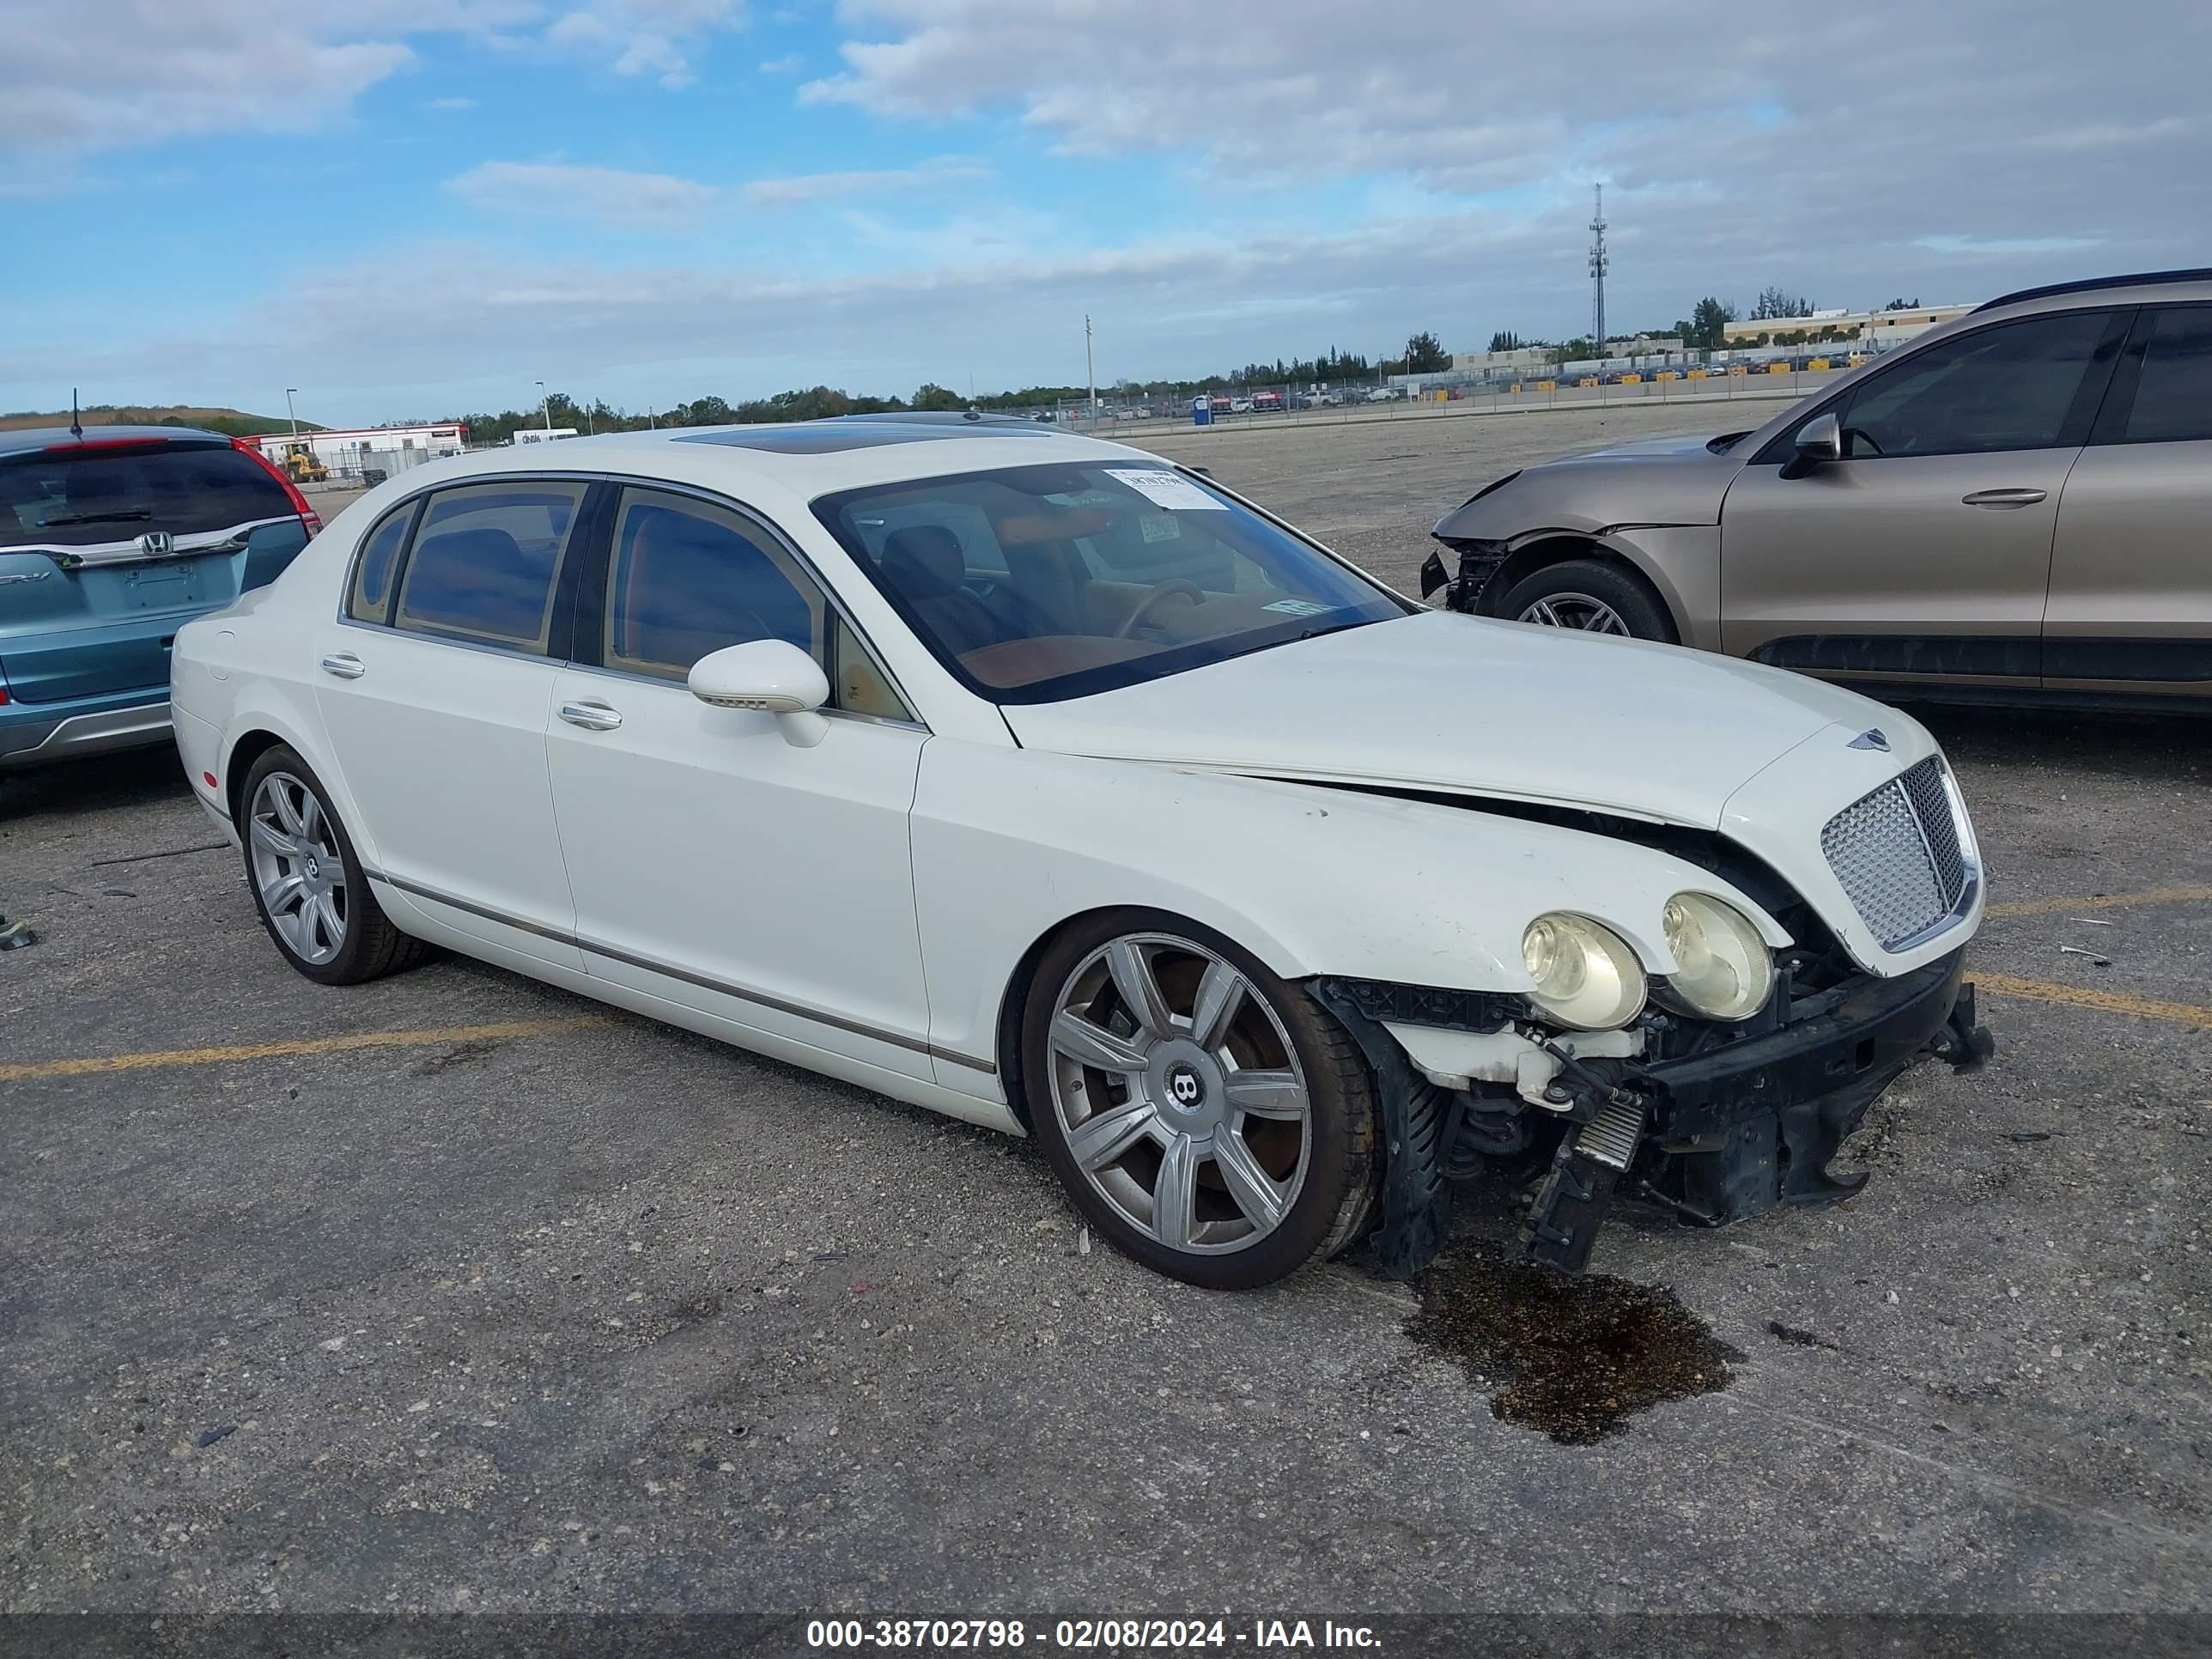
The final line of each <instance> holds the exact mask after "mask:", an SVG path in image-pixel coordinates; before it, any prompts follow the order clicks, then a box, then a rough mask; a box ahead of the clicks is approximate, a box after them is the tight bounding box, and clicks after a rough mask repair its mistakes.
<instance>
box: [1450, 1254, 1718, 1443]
mask: <svg viewBox="0 0 2212 1659" xmlns="http://www.w3.org/2000/svg"><path fill="white" fill-rule="evenodd" d="M1416 1288H1417V1289H1418V1290H1419V1292H1420V1297H1421V1311H1420V1312H1419V1314H1417V1315H1415V1316H1414V1317H1413V1322H1411V1323H1410V1324H1408V1325H1407V1328H1406V1333H1407V1335H1409V1336H1411V1337H1412V1338H1413V1340H1415V1341H1416V1342H1419V1343H1420V1344H1422V1345H1423V1346H1425V1347H1427V1348H1429V1349H1431V1350H1432V1351H1433V1352H1437V1353H1439V1354H1441V1355H1443V1357H1444V1358H1448V1359H1450V1360H1453V1361H1455V1362H1456V1363H1457V1364H1459V1366H1460V1367H1461V1369H1462V1370H1465V1371H1466V1372H1467V1374H1468V1378H1469V1379H1470V1380H1486V1381H1487V1382H1488V1383H1493V1384H1497V1385H1499V1386H1498V1392H1497V1393H1496V1394H1494V1395H1492V1396H1491V1401H1490V1409H1491V1411H1492V1413H1494V1414H1495V1415H1496V1416H1497V1417H1498V1418H1499V1419H1502V1420H1503V1421H1504V1422H1508V1423H1518V1424H1520V1425H1522V1426H1523V1427H1526V1428H1531V1429H1537V1430H1541V1431H1542V1432H1544V1433H1546V1434H1547V1435H1549V1436H1551V1437H1552V1438H1553V1439H1554V1440H1556V1441H1558V1442H1559V1443H1560V1444H1561V1445H1563V1446H1588V1445H1592V1444H1595V1443H1596V1442H1598V1441H1600V1440H1604V1439H1607V1438H1609V1437H1612V1436H1613V1435H1616V1434H1620V1433H1622V1432H1624V1431H1626V1428H1627V1423H1628V1419H1629V1418H1631V1417H1632V1416H1633V1415H1635V1414H1636V1413H1638V1412H1641V1411H1648V1410H1650V1408H1651V1407H1654V1406H1656V1405H1659V1404H1661V1403H1662V1401H1668V1400H1686V1399H1688V1398H1689V1397H1690V1396H1691V1395H1699V1394H1714V1393H1717V1392H1718V1391H1719V1390H1721V1389H1725V1388H1726V1387H1728V1385H1729V1383H1730V1382H1731V1381H1733V1380H1734V1375H1733V1373H1732V1372H1731V1370H1729V1367H1730V1366H1732V1365H1735V1364H1740V1363H1741V1361H1742V1359H1743V1355H1742V1354H1741V1352H1738V1351H1737V1350H1735V1349H1734V1348H1732V1347H1730V1346H1729V1345H1728V1344H1727V1343H1725V1342H1723V1341H1722V1340H1720V1339H1719V1338H1717V1337H1716V1336H1715V1335H1714V1334H1712V1332H1711V1329H1710V1328H1707V1326H1706V1325H1705V1322H1704V1321H1703V1320H1701V1319H1699V1317H1698V1316H1696V1315H1695V1314H1692V1312H1691V1311H1690V1310H1688V1309H1687V1308H1685V1307H1684V1306H1683V1305H1682V1304H1681V1301H1680V1298H1679V1297H1676V1296H1675V1294H1674V1292H1673V1291H1670V1290H1667V1289H1665V1288H1664V1287H1662V1286H1660V1285H1634V1284H1631V1283H1630V1282H1629V1281H1628V1280H1626V1279H1613V1278H1610V1277H1608V1276H1607V1275H1605V1274H1602V1273H1587V1274H1584V1275H1583V1277H1581V1278H1579V1279H1570V1278H1567V1277H1566V1276H1565V1275H1564V1274H1560V1273H1553V1272H1552V1271H1551V1270H1550V1269H1548V1268H1544V1267H1532V1266H1530V1265H1529V1264H1528V1263H1527V1262H1522V1261H1510V1260H1508V1259H1507V1258H1506V1256H1505V1255H1504V1251H1503V1249H1501V1248H1500V1247H1498V1245H1496V1244H1492V1243H1477V1244H1472V1245H1468V1246H1465V1247H1462V1248H1461V1249H1455V1250H1454V1251H1452V1252H1451V1253H1450V1254H1449V1255H1445V1256H1443V1258H1441V1259H1440V1260H1439V1261H1437V1264H1436V1265H1435V1266H1434V1267H1431V1268H1430V1269H1429V1270H1428V1271H1427V1272H1426V1273H1423V1274H1422V1275H1421V1277H1420V1278H1419V1280H1418V1281H1416Z"/></svg>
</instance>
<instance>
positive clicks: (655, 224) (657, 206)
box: [446, 161, 719, 229]
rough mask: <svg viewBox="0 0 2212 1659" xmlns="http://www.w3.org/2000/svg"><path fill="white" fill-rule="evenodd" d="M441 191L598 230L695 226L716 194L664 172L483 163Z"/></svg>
mask: <svg viewBox="0 0 2212 1659" xmlns="http://www.w3.org/2000/svg"><path fill="white" fill-rule="evenodd" d="M446 188H447V189H448V190H450V191H453V193H454V194H455V195H457V196H459V197H462V198H463V199H465V201H467V202H468V203H469V204H470V205H471V206H473V207H477V208H480V209H483V210H489V211H492V212H504V213H532V214H550V215H555V216H563V217H574V218H581V219H590V220H592V221H593V222H597V223H599V224H603V225H612V226H618V227H629V228H662V229H668V228H686V227H689V226H692V225H695V224H696V222H697V221H698V218H699V216H700V215H701V214H702V213H704V212H705V211H706V210H708V209H709V208H711V207H712V206H713V205H714V202H715V200H716V198H717V196H718V194H719V192H718V191H716V190H715V188H714V186H713V185H702V184H700V183H699V182H697V181H696V179H678V178H676V177H674V176H673V175H671V174H669V173H628V172H624V171H623V170H622V169H620V168H618V167H566V166H562V165H558V164H555V163H550V162H529V161H486V162H483V164H481V165H480V166H477V167H471V168H470V169H469V170H468V171H467V172H466V173H462V174H461V175H460V176H459V178H457V179H447V181H446Z"/></svg>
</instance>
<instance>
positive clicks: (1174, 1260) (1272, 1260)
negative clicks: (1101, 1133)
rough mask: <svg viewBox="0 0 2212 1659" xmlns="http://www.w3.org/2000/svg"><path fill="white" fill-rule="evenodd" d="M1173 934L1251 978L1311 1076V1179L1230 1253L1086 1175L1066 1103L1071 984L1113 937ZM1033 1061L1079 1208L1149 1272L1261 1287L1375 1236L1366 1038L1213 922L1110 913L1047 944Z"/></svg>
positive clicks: (1031, 1043) (1036, 1119) (1039, 1123)
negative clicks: (1059, 1067)
mask: <svg viewBox="0 0 2212 1659" xmlns="http://www.w3.org/2000/svg"><path fill="white" fill-rule="evenodd" d="M1162 934H1164V935H1169V936H1171V937H1172V938H1174V939H1182V940H1187V941H1188V942H1190V943H1192V944H1194V945H1200V946H1203V947H1205V948H1206V949H1207V950H1210V951H1212V952H1213V953H1214V954H1215V955H1217V956H1218V957H1221V958H1223V959H1224V960H1225V961H1226V962H1227V963H1229V964H1230V965H1231V967H1233V968H1235V969H1237V971H1238V972H1239V973H1241V974H1242V975H1243V976H1244V978H1245V980H1246V981H1248V982H1249V986H1250V987H1251V988H1252V991H1253V993H1255V994H1257V996H1258V997H1259V998H1260V999H1261V1000H1264V1001H1265V1003H1266V1004H1267V1008H1268V1010H1270V1011H1272V1012H1273V1015H1274V1016H1275V1018H1276V1020H1277V1021H1278V1022H1279V1026H1280V1029H1281V1031H1282V1034H1283V1035H1284V1036H1286V1037H1287V1039H1288V1042H1289V1044H1290V1046H1291V1048H1292V1049H1293V1050H1294V1051H1295V1054H1296V1057H1297V1063H1298V1066H1299V1068H1300V1070H1302V1071H1303V1072H1304V1079H1305V1085H1306V1095H1307V1100H1308V1109H1307V1113H1306V1115H1305V1117H1304V1120H1303V1124H1304V1130H1303V1133H1304V1137H1305V1141H1306V1146H1305V1162H1304V1178H1303V1181H1302V1182H1301V1184H1300V1185H1299V1186H1298V1188H1297V1192H1296V1194H1295V1196H1294V1197H1293V1199H1292V1200H1291V1204H1290V1206H1289V1208H1288V1210H1287V1211H1286V1212H1285V1214H1284V1215H1283V1218H1281V1220H1279V1222H1278V1223H1276V1225H1274V1227H1273V1231H1269V1232H1267V1233H1265V1234H1264V1235H1262V1236H1261V1237H1259V1238H1257V1239H1256V1240H1255V1241H1254V1242H1253V1243H1249V1245H1246V1246H1243V1247H1242V1248H1237V1249H1233V1250H1232V1251H1231V1252H1229V1253H1226V1254H1197V1253H1194V1252H1193V1251H1188V1250H1183V1249H1176V1248H1173V1247H1170V1246H1169V1245H1167V1244H1165V1243H1162V1242H1161V1241H1160V1240H1158V1239H1157V1238H1155V1237H1152V1236H1151V1235H1150V1234H1148V1233H1147V1232H1146V1231H1143V1230H1142V1229H1141V1228H1139V1226H1137V1225H1133V1223H1132V1222H1131V1220H1130V1219H1129V1218H1127V1217H1126V1216H1125V1215H1123V1214H1122V1213H1121V1212H1120V1211H1118V1210H1117V1209H1116V1208H1115V1205H1114V1203H1113V1202H1112V1201H1111V1200H1109V1199H1108V1198H1107V1197H1106V1196H1105V1195H1104V1194H1103V1193H1101V1192H1100V1191H1099V1190H1098V1189H1097V1188H1096V1187H1094V1186H1093V1185H1092V1184H1091V1180H1090V1179H1089V1178H1088V1177H1087V1176H1085V1174H1084V1172H1083V1170H1082V1169H1081V1167H1080V1165H1079V1164H1078V1162H1077V1159H1076V1158H1075V1155H1074V1153H1073V1151H1072V1150H1071V1148H1070V1146H1069V1143H1068V1138H1067V1130H1066V1127H1065V1126H1064V1125H1063V1123H1062V1122H1061V1120H1060V1112H1059V1110H1058V1109H1057V1107H1056V1105H1055V1102H1054V1074H1053V1058H1054V1057H1053V1054H1052V1049H1051V1046H1050V1033H1051V1028H1052V1024H1053V1020H1054V1014H1055V1012H1057V1005H1058V1003H1059V1001H1060V994H1061V993H1062V991H1063V989H1064V988H1065V987H1066V985H1067V984H1068V982H1069V981H1070V979H1071V977H1072V976H1073V975H1075V974H1076V972H1077V969H1079V967H1080V966H1081V965H1082V964H1083V963H1085V960H1086V959H1087V958H1089V957H1091V956H1092V954H1093V953H1094V952H1096V951H1098V950H1100V949H1101V947H1103V946H1104V945H1107V944H1108V943H1109V942H1110V941H1112V940H1115V939H1121V938H1124V937H1127V936H1131V935H1162ZM1271 1063H1272V1062H1271ZM1021 1064H1022V1073H1021V1075H1022V1079H1023V1082H1022V1087H1023V1090H1024V1095H1025V1097H1026V1099H1025V1103H1026V1105H1027V1107H1028V1110H1029V1121H1030V1127H1031V1131H1032V1133H1034V1134H1035V1135H1036V1139H1037V1142H1038V1144H1039V1145H1040V1146H1042V1148H1043V1149H1044V1153H1045V1156H1046V1158H1048V1160H1049V1161H1050V1162H1051V1164H1052V1166H1053V1169H1054V1172H1055V1173H1056V1174H1058V1176H1060V1182H1061V1184H1062V1185H1063V1186H1064V1187H1065V1188H1066V1189H1067V1192H1068V1194H1069V1196H1070V1197H1071V1198H1072V1199H1073V1200H1074V1203H1075V1206H1076V1208H1077V1209H1078V1210H1079V1211H1081V1212H1082V1213H1083V1216H1084V1218H1085V1220H1087V1221H1088V1222H1089V1223H1090V1224H1091V1226H1092V1227H1094V1228H1095V1229H1097V1231H1098V1232H1099V1233H1100V1234H1101V1235H1102V1236H1103V1237H1104V1238H1106V1239H1107V1240H1108V1242H1109V1243H1112V1244H1113V1245H1114V1246H1115V1248H1116V1249H1120V1250H1121V1252H1122V1253H1123V1254H1125V1255H1129V1256H1131V1257H1133V1258H1134V1259H1135V1260H1136V1261H1140V1262H1142V1263H1143V1264H1144V1265H1145V1266H1146V1267H1151V1268H1153V1269H1155V1270H1156V1271H1158V1272H1159V1273H1165V1274H1166V1275H1168V1276H1169V1277H1170V1278H1171V1279H1181V1280H1182V1281H1183V1282H1184V1283H1186V1284H1190V1285H1200V1286H1202V1287H1203V1288H1205V1289H1208V1290H1221V1291H1243V1290H1254V1289H1256V1288H1258V1287H1259V1286H1261V1285H1270V1284H1273V1283H1274V1282H1275V1281H1276V1280H1278V1279H1283V1278H1285V1277H1287V1276H1288V1275H1290V1274H1291V1273H1296V1272H1297V1271H1298V1269H1300V1268H1301V1267H1305V1266H1307V1265H1308V1264H1309V1263H1314V1262H1319V1261H1327V1260H1328V1258H1329V1257H1330V1256H1333V1255H1336V1254H1338V1253H1339V1252H1340V1251H1342V1250H1344V1249H1347V1248H1349V1247H1350V1246H1351V1245H1352V1244H1354V1243H1357V1242H1358V1240H1359V1238H1360V1237H1362V1236H1363V1235H1364V1232H1365V1231H1366V1228H1367V1225H1368V1222H1369V1220H1370V1218H1371V1216H1372V1215H1373V1213H1374V1207H1375V1201H1376V1194H1377V1192H1378V1190H1379V1188H1380V1185H1381V1182H1382V1174H1383V1157H1382V1151H1381V1146H1380V1143H1379V1139H1378V1135H1377V1127H1376V1126H1377V1124H1378V1123H1379V1121H1380V1112H1379V1110H1378V1109H1377V1107H1376V1101H1375V1091H1374V1082H1373V1079H1372V1078H1371V1077H1370V1074H1369V1073H1368V1069H1367V1063H1366V1060H1365V1059H1364V1057H1363V1056H1362V1054H1360V1051H1359V1047H1358V1044H1357V1043H1356V1042H1353V1041H1352V1036H1351V1035H1350V1033H1348V1032H1347V1031H1346V1030H1345V1029H1344V1028H1343V1026H1341V1025H1340V1024H1338V1023H1337V1021H1336V1019H1335V1018H1334V1017H1333V1016H1332V1015H1331V1014H1330V1013H1329V1012H1328V1010H1327V1009H1325V1008H1323V1007H1322V1006H1321V1005H1320V1004H1319V1003H1318V1002H1316V1000H1314V999H1313V997H1312V996H1311V995H1310V994H1309V993H1308V992H1307V991H1306V990H1305V989H1304V987H1302V986H1299V985H1296V984H1293V983H1291V982H1290V981H1285V980H1284V979H1281V978H1279V977H1278V976H1277V975H1274V974H1273V973H1271V972H1269V971H1268V970H1267V968H1266V966H1265V965H1263V964H1262V963H1261V962H1259V961H1258V960H1257V959H1256V958H1255V957H1253V956H1252V955H1251V953H1250V952H1249V951H1245V950H1244V949H1243V948H1242V947H1241V946H1239V945H1237V944H1236V943H1235V942H1233V941H1232V940H1230V939H1224V938H1223V937H1222V936H1221V935H1220V934H1218V933H1215V932H1213V931H1212V929H1211V928H1207V927H1200V926H1199V925H1198V924H1197V923H1195V922H1193V921H1187V920H1185V919H1184V918H1182V917H1181V916H1176V915H1168V914H1166V913H1164V912H1162V911H1156V910H1141V909H1124V910H1113V911H1106V912H1102V913H1101V914H1099V915H1094V916H1091V917H1087V918H1085V919H1084V920H1083V921H1079V922H1077V923H1075V924H1074V925H1073V926H1072V927H1069V928H1067V929H1066V931H1065V932H1064V933H1061V934H1060V937H1059V938H1058V939H1054V941H1053V942H1052V943H1051V945H1048V947H1047V948H1046V950H1045V951H1044V953H1043V955H1042V957H1041V958H1040V959H1039V961H1038V963H1037V964H1036V973H1035V974H1034V975H1033V976H1032V978H1031V979H1030V989H1029V994H1028V997H1027V1000H1026V1002H1025V1004H1024V1008H1023V1012H1022V1025H1021ZM1201 1167H1202V1166H1201ZM1216 1176H1217V1180H1218V1170H1217V1171H1216ZM1217 1190H1218V1189H1217Z"/></svg>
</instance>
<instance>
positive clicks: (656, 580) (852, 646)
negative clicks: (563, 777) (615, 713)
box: [603, 489, 913, 720]
mask: <svg viewBox="0 0 2212 1659" xmlns="http://www.w3.org/2000/svg"><path fill="white" fill-rule="evenodd" d="M753 640H787V641H789V642H790V643H792V644H793V645H795V646H797V647H799V649H800V650H802V651H804V652H805V653H808V654H809V655H810V656H811V657H812V658H813V659H815V660H816V661H817V662H818V663H820V664H821V665H822V670H823V674H824V675H825V676H826V677H827V678H828V679H829V706H830V707H831V708H844V709H849V710H851V711H852V712H854V713H855V714H880V715H883V716H884V717H885V718H886V719H890V720H910V719H912V718H913V716H912V715H911V714H909V713H908V710H907V708H906V705H905V704H904V703H903V702H901V701H900V700H899V696H898V694H897V693H896V691H894V690H892V689H891V686H890V681H889V680H888V679H887V678H885V677H884V673H883V671H881V670H880V669H878V667H877V666H876V664H875V660H874V659H873V658H872V657H870V656H869V655H868V653H867V649H866V647H864V646H863V645H862V644H861V643H860V638H859V636H858V635H855V634H854V632H853V630H852V629H851V627H850V626H849V625H848V623H846V622H845V619H844V618H843V617H841V616H840V615H839V614H838V613H837V612H836V611H835V610H833V609H832V608H831V607H830V605H829V601H828V600H827V599H825V598H824V597H823V592H822V590H821V589H820V588H819V587H818V586H816V584H815V582H814V580H813V578H812V577H811V575H810V574H808V573H807V572H806V571H805V570H804V569H803V568H800V567H799V563H798V562H797V561H795V560H794V559H793V558H792V557H791V556H790V555H789V554H788V553H787V552H785V551H784V550H783V548H782V546H781V544H779V543H778V542H777V541H776V540H775V538H774V537H773V536H771V535H769V533H768V532H766V531H764V530H763V529H762V528H761V527H760V526H758V525H756V524H754V523H753V522H752V521H751V520H748V519H747V518H745V517H744V514H742V513H733V512H731V511H730V510H728V509H727V508H726V507H716V506H714V504H713V503H711V502H708V501H696V500H694V499H692V498H691V497H690V496H687V495H666V494H663V493H662V492H660V491H659V490H653V489H627V490H624V491H623V500H622V508H621V511H620V513H618V514H617V517H616V520H615V539H614V563H613V566H612V568H611V569H610V571H609V572H608V576H607V617H606V632H605V638H604V641H603V648H604V653H605V662H606V664H607V665H608V666H609V667H611V668H623V669H628V670H629V671H632V672H634V673H643V674H658V675H661V676H664V677H665V678H670V679H681V678H683V677H684V675H685V674H687V673H689V672H690V668H691V665H692V664H694V663H696V662H697V661H698V660H699V659H700V658H702V657H703V656H705V655H707V653H709V652H711V651H720V649H721V648H722V647H724V646H728V645H744V644H746V643H748V642H749V641H753Z"/></svg>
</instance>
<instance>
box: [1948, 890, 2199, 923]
mask: <svg viewBox="0 0 2212 1659" xmlns="http://www.w3.org/2000/svg"><path fill="white" fill-rule="evenodd" d="M2203 899H2212V887H2207V886H2196V887H2154V888H2153V889H2152V890H2150V891H2149V892H2148V893H2106V894H2105V895H2103V896H2101V897H2098V898H2054V899H2013V900H2011V901H2009V902H2006V903H2003V904H1992V905H1991V906H1990V908H1989V909H1988V910H1987V911H1986V912H1985V913H1984V914H1986V915H1992V916H2055V915H2057V914H2058V913H2059V912H2060V911H2062V910H2090V911H2095V910H2114V909H2120V908H2124V907H2126V906H2128V905H2131V904H2190V903H2194V902H2197V901H2199V900H2203Z"/></svg>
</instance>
